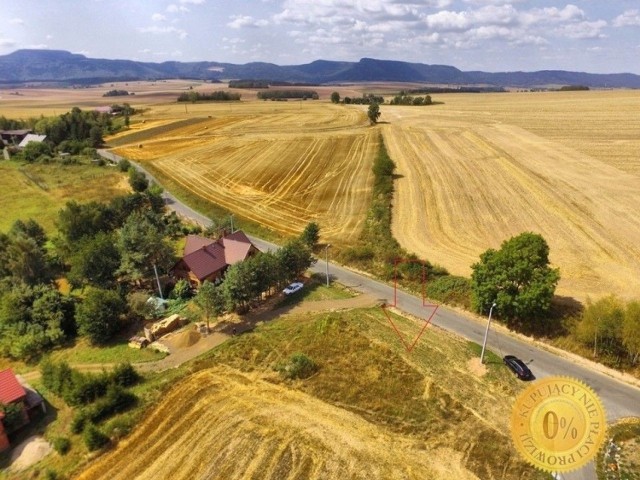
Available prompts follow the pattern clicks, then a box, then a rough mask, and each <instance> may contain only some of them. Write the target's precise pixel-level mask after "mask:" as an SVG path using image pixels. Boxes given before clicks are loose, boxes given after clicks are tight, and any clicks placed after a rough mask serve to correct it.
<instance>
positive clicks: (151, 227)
mask: <svg viewBox="0 0 640 480" xmlns="http://www.w3.org/2000/svg"><path fill="white" fill-rule="evenodd" d="M158 223H161V221H158V220H157V219H156V218H155V217H153V216H149V215H145V214H143V213H139V212H134V213H133V214H131V215H130V216H129V217H128V218H127V220H126V221H125V223H124V225H123V226H122V228H121V229H120V235H119V238H118V249H119V250H120V256H121V263H120V269H119V273H120V274H122V275H123V276H124V277H125V278H126V279H127V280H129V281H133V282H139V281H141V280H143V279H145V278H150V277H151V276H152V272H153V266H154V265H156V266H157V268H158V269H159V270H160V271H166V270H167V269H168V268H169V267H170V266H171V264H172V263H173V249H172V247H171V245H170V244H169V243H168V242H167V240H166V239H165V238H164V234H163V232H162V231H161V230H160V228H159V227H158Z"/></svg>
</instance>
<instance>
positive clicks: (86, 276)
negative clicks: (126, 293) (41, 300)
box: [67, 232, 120, 288]
mask: <svg viewBox="0 0 640 480" xmlns="http://www.w3.org/2000/svg"><path fill="white" fill-rule="evenodd" d="M70 263H71V269H70V270H69V275H68V276H67V277H68V279H69V282H71V285H73V286H74V287H76V288H77V287H82V286H85V285H93V286H95V287H102V288H107V287H110V286H112V285H113V284H114V283H115V280H116V271H117V270H118V267H119V266H120V251H119V250H118V247H117V245H116V243H115V240H114V235H112V234H110V233H105V232H99V233H97V234H96V235H95V236H93V237H83V238H82V239H80V240H79V241H77V242H76V244H75V246H74V250H73V251H72V253H71V255H70Z"/></svg>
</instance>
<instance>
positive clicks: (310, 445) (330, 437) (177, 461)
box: [79, 368, 477, 480]
mask: <svg viewBox="0 0 640 480" xmlns="http://www.w3.org/2000/svg"><path fill="white" fill-rule="evenodd" d="M418 443H419V442H415V441H411V440H410V439H408V438H402V437H401V436H399V435H393V434H390V433H387V432H384V431H383V430H381V429H379V428H377V427H376V426H375V425H372V424H370V423H368V422H366V421H365V420H363V419H362V418H360V417H359V416H357V415H355V414H352V413H350V412H347V411H345V410H341V409H339V408H335V407H333V406H331V405H328V404H326V403H324V402H321V401H319V400H317V399H314V398H313V397H311V396H309V395H306V394H304V393H301V392H296V391H293V390H288V389H286V388H283V387H281V386H278V385H273V384H270V383H268V382H265V381H263V380H260V379H258V378H255V375H250V374H245V373H241V372H238V371H235V370H231V369H222V368H220V369H213V370H207V371H203V372H199V373H197V374H195V375H193V376H192V377H190V378H189V379H188V380H186V381H185V382H183V383H182V384H181V385H180V386H179V388H175V389H174V390H173V391H172V393H171V394H170V395H169V396H168V397H167V398H166V399H165V400H164V401H163V403H162V404H161V405H160V406H159V407H158V408H156V409H155V410H154V411H153V413H152V415H151V416H150V417H149V418H148V419H147V420H146V421H145V423H144V424H143V425H142V426H141V427H140V428H139V429H138V430H137V431H136V432H135V433H134V434H133V435H132V436H131V437H130V438H129V439H127V440H126V441H124V442H122V443H121V444H120V445H119V446H118V448H117V449H116V450H114V451H112V452H110V453H108V454H106V455H105V456H104V457H103V458H101V459H99V460H98V461H97V462H96V463H95V464H94V465H93V466H92V468H90V469H89V470H87V471H86V472H84V474H83V475H81V476H80V477H79V478H80V479H87V480H88V479H92V480H94V479H95V480H99V479H109V480H119V479H122V480H130V479H133V478H135V479H139V480H143V479H157V478H171V479H172V480H180V479H184V480H191V479H205V478H207V479H209V478H220V479H222V478H224V479H228V480H232V479H249V478H256V479H258V478H261V479H262V478H274V479H294V478H305V479H325V478H336V479H338V478H398V479H400V478H415V479H419V478H453V477H448V476H443V475H442V473H444V472H441V473H440V474H438V469H437V468H435V465H434V464H435V463H436V460H435V459H434V458H432V457H431V456H429V455H426V454H425V452H424V451H421V450H420V449H419V448H418V446H419V445H418ZM420 443H421V442H420ZM440 453H441V455H443V456H446V458H447V460H448V461H450V462H451V464H452V466H453V469H452V470H453V472H452V471H451V470H449V471H448V472H447V473H450V474H453V476H454V477H455V478H459V479H472V478H477V477H475V476H474V475H472V474H470V473H469V472H467V471H465V470H464V469H463V468H461V467H460V454H456V453H455V452H447V451H446V450H444V449H443V451H442V452H440ZM442 459H443V457H440V459H439V460H442Z"/></svg>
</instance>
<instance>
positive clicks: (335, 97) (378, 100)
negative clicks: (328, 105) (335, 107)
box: [331, 92, 384, 105]
mask: <svg viewBox="0 0 640 480" xmlns="http://www.w3.org/2000/svg"><path fill="white" fill-rule="evenodd" d="M331 101H332V102H333V103H340V102H342V103H344V104H345V105H349V104H353V105H371V104H373V103H375V104H378V105H382V104H383V103H384V97H382V96H380V95H375V94H373V93H364V94H362V97H355V98H351V97H344V99H341V98H340V94H339V93H338V92H333V93H331Z"/></svg>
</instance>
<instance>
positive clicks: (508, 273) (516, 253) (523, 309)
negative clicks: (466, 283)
mask: <svg viewBox="0 0 640 480" xmlns="http://www.w3.org/2000/svg"><path fill="white" fill-rule="evenodd" d="M471 268H472V270H473V273H472V274H471V288H472V302H473V306H474V307H475V309H476V310H477V311H478V312H482V313H486V312H488V310H489V307H490V306H491V304H492V303H493V302H496V309H495V312H494V313H495V314H496V315H497V316H500V317H501V318H503V319H504V320H506V321H507V322H509V323H512V324H515V323H518V322H520V323H523V322H527V321H529V320H532V319H538V318H541V317H543V316H544V315H546V314H547V313H548V311H549V308H550V307H551V299H552V298H553V295H554V292H555V289H556V285H557V284H558V280H559V279H560V273H559V270H558V269H554V268H551V267H550V266H549V246H548V245H547V242H546V241H545V240H544V238H543V237H542V236H541V235H539V234H536V233H531V232H525V233H521V234H520V235H518V236H516V237H512V238H510V239H509V240H506V241H504V242H503V243H502V245H501V247H500V249H499V250H494V249H489V250H487V251H486V252H484V253H483V254H482V255H480V261H479V262H478V263H476V264H474V265H472V267H471Z"/></svg>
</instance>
